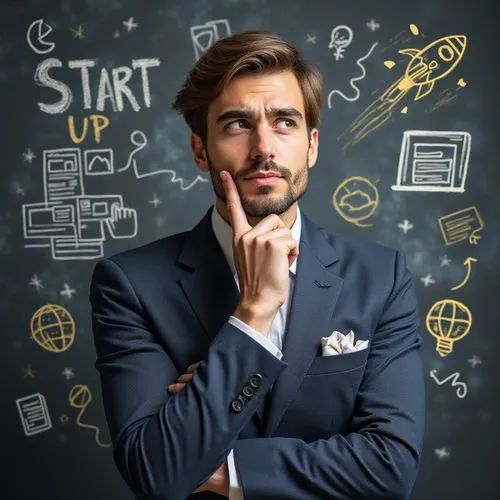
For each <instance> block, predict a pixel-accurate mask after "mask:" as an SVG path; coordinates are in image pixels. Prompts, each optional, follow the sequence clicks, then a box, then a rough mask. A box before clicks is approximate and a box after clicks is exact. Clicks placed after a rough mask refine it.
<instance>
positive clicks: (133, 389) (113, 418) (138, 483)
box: [90, 260, 286, 500]
mask: <svg viewBox="0 0 500 500" xmlns="http://www.w3.org/2000/svg"><path fill="white" fill-rule="evenodd" d="M90 300H91V305H92V324H93V335H94V343H95V347H96V352H97V361H96V368H97V369H98V370H99V372H100V375H101V391H102V397H103V402H104V410H105V413H106V419H107V422H108V427H109V431H110V434H111V438H112V441H113V452H114V459H115V462H116V465H117V467H118V469H119V471H120V473H121V475H122V477H123V478H124V480H125V481H126V482H127V484H128V485H129V487H130V488H131V489H132V491H134V493H136V494H137V495H139V496H151V497H154V498H165V499H166V498H168V499H169V500H176V499H179V500H181V499H182V500H183V499H185V498H186V497H187V496H189V495H190V494H191V493H192V492H193V490H195V489H196V487H197V486H199V485H200V484H202V483H204V482H205V481H206V480H207V479H208V478H209V477H210V476H211V475H212V474H213V472H214V470H216V469H217V468H218V467H219V466H220V465H221V464H222V463H223V462H224V461H225V460H226V458H227V456H228V453H229V452H230V450H231V448H232V446H233V444H234V442H235V440H236V437H237V436H238V434H239V433H240V431H241V430H242V429H243V428H244V427H245V425H247V423H248V420H249V419H250V417H251V415H252V414H253V413H254V412H255V411H256V409H257V407H258V406H259V404H261V402H262V400H261V398H262V397H263V395H264V394H265V392H266V391H267V390H268V389H269V387H271V385H272V384H273V383H274V381H275V380H276V378H277V377H278V376H279V374H280V372H281V371H282V370H283V368H284V367H285V366H286V363H285V362H283V361H281V360H279V359H277V358H276V357H275V356H274V355H272V354H271V353H270V352H268V351H267V350H266V349H265V348H264V347H263V346H262V345H260V344H259V343H257V342H255V340H253V339H252V338H250V337H249V336H248V335H246V334H245V333H243V332H242V331H241V330H240V329H238V328H237V327H235V326H233V325H231V324H230V323H225V324H224V325H223V327H222V328H221V330H220V331H219V332H218V334H217V335H216V337H215V338H214V340H213V342H212V343H211V345H210V347H209V350H208V353H207V358H206V360H203V362H202V363H201V364H200V365H199V366H198V368H197V370H196V372H195V373H194V374H193V378H192V380H191V381H190V383H189V384H187V385H186V388H185V389H184V390H183V391H182V392H180V393H178V394H174V395H171V394H170V393H169V392H168V385H169V384H171V383H172V382H173V381H175V380H176V379H177V378H178V376H179V375H180V374H179V373H178V370H177V369H176V367H175V365H174V363H173V362H172V360H171V359H170V357H169V356H168V354H167V352H166V350H165V349H164V347H163V346H162V345H160V344H159V343H158V338H157V337H156V336H155V334H154V333H153V331H152V326H151V325H150V324H148V319H147V314H146V313H145V311H144V309H143V306H142V305H141V302H140V300H139V299H138V297H137V296H136V294H135V292H134V290H133V288H132V287H131V285H130V283H129V281H128V279H127V277H126V275H125V273H124V272H123V271H122V270H121V268H120V267H119V266H118V265H117V264H116V263H114V262H113V261H110V260H103V261H100V262H99V263H98V264H97V266H96V268H95V271H94V275H93V277H92V284H91V288H90ZM257 373H258V374H260V375H261V376H262V383H261V384H262V385H261V387H260V388H259V389H258V390H257V391H256V393H255V396H254V397H252V398H250V399H248V400H247V402H246V405H245V408H244V409H243V410H242V411H239V412H238V411H234V410H233V409H232V407H231V404H232V402H233V401H234V400H235V398H236V397H237V396H238V394H240V392H241V390H242V388H243V387H244V386H245V385H247V384H248V382H249V379H250V378H251V377H253V376H255V374H257Z"/></svg>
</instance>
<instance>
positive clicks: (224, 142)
mask: <svg viewBox="0 0 500 500" xmlns="http://www.w3.org/2000/svg"><path fill="white" fill-rule="evenodd" d="M207 127H208V128H207V129H208V138H207V143H206V145H203V144H201V140H200V139H199V137H198V136H195V139H192V141H193V149H194V150H195V159H196V162H197V164H198V166H199V167H200V168H201V169H202V170H205V171H206V170H208V171H209V172H210V176H211V179H212V184H213V188H214V191H215V194H216V196H217V199H218V200H217V204H218V206H219V208H221V209H222V210H221V211H222V212H223V213H224V210H223V207H224V206H225V203H226V196H225V193H224V188H223V187H222V181H221V179H220V177H219V172H220V171H221V170H227V171H228V172H229V173H230V174H231V175H232V176H233V179H234V180H235V183H236V187H237V189H238V192H239V194H240V198H241V203H242V206H243V209H244V211H245V212H246V214H247V216H249V217H250V218H263V217H266V216H267V215H269V214H271V213H275V214H278V215H281V214H283V213H284V212H286V211H287V210H288V209H289V208H290V207H291V206H292V205H294V203H295V202H296V201H297V200H298V199H299V198H300V197H301V196H302V195H303V194H304V193H305V191H306V189H307V185H308V179H309V176H308V168H310V167H313V166H314V164H315V162H316V157H317V145H318V131H317V129H313V130H312V131H311V134H310V136H309V134H308V132H307V127H306V120H305V110H304V99H303V97H302V92H301V90H300V86H299V83H298V81H297V79H296V77H295V75H294V74H293V73H292V72H291V71H284V72H280V73H274V74H261V75H248V76H247V75H245V76H240V77H237V78H235V79H234V80H232V81H231V82H230V83H229V85H228V86H227V87H226V88H225V89H224V90H223V92H222V93H221V94H220V95H219V97H218V98H217V99H216V100H215V101H214V102H213V103H212V104H211V105H210V107H209V110H208V116H207ZM258 172H274V173H276V174H277V175H278V176H279V177H280V178H278V179H274V180H273V179H268V181H265V182H264V181H262V180H261V181H257V180H255V179H254V180H251V179H249V177H250V176H252V175H255V174H256V173H258Z"/></svg>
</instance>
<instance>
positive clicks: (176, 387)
mask: <svg viewBox="0 0 500 500" xmlns="http://www.w3.org/2000/svg"><path fill="white" fill-rule="evenodd" d="M200 363H201V361H198V362H197V363H193V364H192V365H189V366H188V367H187V369H186V373H183V374H182V375H181V376H180V377H179V378H178V379H177V382H176V383H175V384H170V385H169V386H168V390H169V392H171V393H172V394H176V393H178V392H181V391H182V390H184V387H186V384H187V383H188V382H189V381H190V380H191V379H192V378H193V373H194V372H195V371H196V369H197V368H198V366H199V365H200ZM200 491H213V492H214V493H218V494H219V495H224V496H226V497H229V471H228V468H227V460H226V461H225V462H224V463H223V464H222V465H221V466H220V467H219V468H218V469H217V470H216V471H215V472H214V473H213V474H212V476H211V477H210V479H208V480H207V481H205V482H204V483H203V484H202V485H201V486H199V487H198V488H196V489H195V490H194V491H193V493H199V492H200Z"/></svg>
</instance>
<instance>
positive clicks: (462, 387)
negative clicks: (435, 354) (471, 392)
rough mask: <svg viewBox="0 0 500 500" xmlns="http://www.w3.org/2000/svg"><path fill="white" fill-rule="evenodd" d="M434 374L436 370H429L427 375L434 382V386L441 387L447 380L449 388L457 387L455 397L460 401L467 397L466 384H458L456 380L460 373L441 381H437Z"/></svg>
mask: <svg viewBox="0 0 500 500" xmlns="http://www.w3.org/2000/svg"><path fill="white" fill-rule="evenodd" d="M436 372H437V370H431V371H430V373H429V375H430V376H431V378H432V379H433V380H434V381H435V382H436V384H438V385H443V384H444V383H445V382H448V380H450V379H451V386H452V387H456V386H458V388H457V390H456V393H457V396H458V397H459V398H460V399H463V398H465V396H466V395H467V384H466V383H465V382H458V378H459V377H460V373H458V372H455V373H452V374H451V375H449V376H448V377H446V378H445V379H443V380H438V378H437V375H436Z"/></svg>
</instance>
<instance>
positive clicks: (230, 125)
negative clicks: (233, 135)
mask: <svg viewBox="0 0 500 500" xmlns="http://www.w3.org/2000/svg"><path fill="white" fill-rule="evenodd" d="M240 126H241V127H246V126H248V124H247V122H246V121H245V120H235V121H234V122H231V123H228V124H227V128H228V129H229V130H238V129H240V128H241V127H240Z"/></svg>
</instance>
